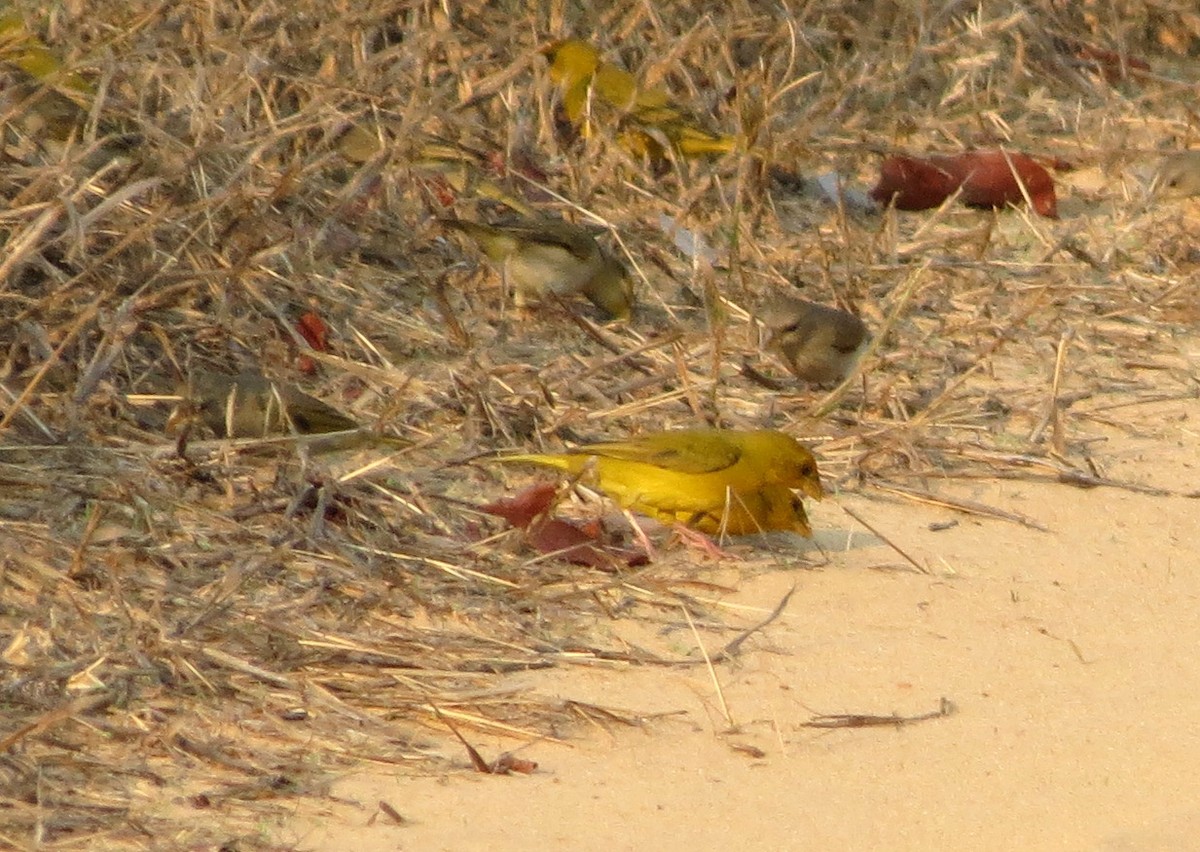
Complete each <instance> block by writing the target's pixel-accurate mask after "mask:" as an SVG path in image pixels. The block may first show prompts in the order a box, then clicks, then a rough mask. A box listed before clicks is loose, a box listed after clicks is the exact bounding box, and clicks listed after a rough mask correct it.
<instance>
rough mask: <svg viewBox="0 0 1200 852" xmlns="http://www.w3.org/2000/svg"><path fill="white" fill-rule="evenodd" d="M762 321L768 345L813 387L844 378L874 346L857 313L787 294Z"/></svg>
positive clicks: (801, 378)
mask: <svg viewBox="0 0 1200 852" xmlns="http://www.w3.org/2000/svg"><path fill="white" fill-rule="evenodd" d="M762 319H763V323H764V324H765V325H766V326H767V328H769V329H770V330H771V337H770V340H769V341H768V342H767V346H768V347H770V348H771V349H774V350H776V351H777V352H779V354H780V355H781V356H782V357H783V361H784V363H785V364H787V367H788V369H789V370H791V371H792V372H793V373H794V374H795V375H796V378H798V379H800V380H801V381H805V382H812V383H814V384H824V383H829V382H840V381H842V380H843V379H845V378H846V376H848V375H850V372H851V371H852V370H853V369H854V366H855V364H857V363H858V359H859V358H861V357H862V355H863V353H864V352H865V351H866V350H867V347H868V346H869V345H870V343H871V333H870V332H869V331H868V330H867V327H866V325H865V324H864V323H863V321H862V320H860V319H859V318H858V317H856V316H855V315H854V314H852V313H849V312H848V311H842V310H839V309H837V308H830V307H826V306H825V305H818V304H817V303H816V302H809V301H806V300H805V299H797V298H796V297H794V296H789V295H786V294H780V295H778V296H776V297H775V299H774V300H773V301H772V302H770V303H769V304H768V305H767V307H766V308H765V309H764V311H763V314H762Z"/></svg>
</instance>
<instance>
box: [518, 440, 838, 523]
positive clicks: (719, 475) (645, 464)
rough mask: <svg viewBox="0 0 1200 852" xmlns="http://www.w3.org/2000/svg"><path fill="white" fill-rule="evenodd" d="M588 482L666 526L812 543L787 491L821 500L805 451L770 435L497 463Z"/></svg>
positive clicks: (622, 446) (649, 443)
mask: <svg viewBox="0 0 1200 852" xmlns="http://www.w3.org/2000/svg"><path fill="white" fill-rule="evenodd" d="M500 460H501V461H506V462H527V463H529V464H538V465H543V466H547V467H553V468H557V469H558V470H562V471H566V472H567V473H570V474H572V475H574V476H579V475H585V476H591V477H593V478H594V481H595V484H596V486H597V487H598V488H599V489H600V490H601V491H603V492H604V493H605V494H606V495H608V496H609V497H610V498H612V499H613V500H614V501H616V502H617V503H619V504H620V505H621V506H624V507H625V508H627V509H631V510H633V511H636V512H641V513H643V514H646V515H650V516H651V517H654V518H657V519H658V520H660V521H665V522H667V523H682V524H685V525H687V526H690V527H694V528H695V529H698V530H700V531H701V532H706V533H719V532H722V531H724V532H727V533H729V534H730V535H744V534H747V533H755V532H766V531H769V530H792V531H794V532H798V533H800V534H802V535H805V536H811V535H812V530H811V528H810V527H809V525H808V518H807V517H806V516H805V513H804V507H803V506H802V505H801V503H800V499H799V497H798V496H797V495H796V494H795V493H794V492H793V491H792V489H795V488H798V489H800V490H801V491H803V492H804V493H805V494H807V495H808V496H809V497H812V498H813V499H816V500H819V499H821V497H823V496H824V491H823V489H822V487H821V478H820V474H819V473H818V472H817V463H816V460H815V459H814V458H813V455H812V453H811V452H810V451H809V449H808V448H807V447H805V446H804V445H803V444H801V443H799V442H798V441H797V440H796V439H795V438H792V437H791V436H790V435H785V434H784V433H782V432H778V431H775V430H768V429H763V430H758V431H751V432H744V431H735V430H728V429H683V430H677V431H668V432H655V433H651V434H646V435H640V436H638V437H636V438H632V439H630V440H628V441H617V442H613V443H600V444H588V445H586V446H582V447H576V448H574V449H572V450H568V451H567V452H565V453H526V454H520V455H512V456H504V457H502V458H501V459H500Z"/></svg>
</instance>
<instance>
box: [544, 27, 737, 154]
mask: <svg viewBox="0 0 1200 852" xmlns="http://www.w3.org/2000/svg"><path fill="white" fill-rule="evenodd" d="M542 53H544V54H545V56H546V58H547V59H549V60H550V79H551V80H553V81H554V82H555V83H556V84H558V86H559V88H560V90H561V92H562V105H563V111H564V112H565V113H566V115H567V118H568V119H569V120H570V121H571V123H572V124H574V125H576V126H579V127H582V128H583V130H584V132H585V133H587V132H590V128H589V125H588V122H587V119H588V115H589V109H588V103H589V99H590V101H591V113H592V116H591V117H592V123H593V124H595V123H597V122H598V123H599V124H601V125H606V124H609V123H611V126H612V128H613V129H614V130H616V135H617V139H618V140H619V141H620V142H621V144H622V145H623V146H624V147H625V148H626V149H627V150H629V151H630V152H631V153H633V154H634V155H635V156H646V157H649V158H650V159H652V160H660V159H662V158H663V157H664V156H665V154H666V152H665V149H664V147H663V141H664V140H665V141H666V142H667V143H668V144H669V145H670V146H671V147H672V148H674V149H675V150H676V151H678V152H679V153H680V154H682V155H683V156H685V157H701V156H706V155H716V154H726V153H728V152H730V151H733V150H735V149H736V148H737V147H738V140H737V137H735V136H728V135H722V134H716V133H711V132H709V131H708V130H705V129H703V128H702V127H700V126H699V124H698V122H697V121H696V119H695V117H693V116H691V115H689V114H688V113H687V111H686V110H684V109H682V108H681V107H679V106H678V105H676V104H675V103H673V102H672V101H671V96H670V94H669V93H668V92H667V91H666V90H665V89H662V88H657V87H656V88H648V89H644V88H641V87H640V86H639V85H638V82H637V78H636V77H634V76H633V75H632V74H630V73H629V72H628V71H625V70H624V69H621V68H618V67H617V66H615V65H612V64H610V63H607V62H603V61H601V59H600V51H598V50H597V49H596V48H595V47H594V46H593V45H591V44H588V43H587V42H586V41H582V40H580V39H567V40H566V41H560V42H557V43H556V44H552V45H550V47H548V48H546V49H545V50H543V51H542Z"/></svg>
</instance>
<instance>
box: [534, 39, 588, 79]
mask: <svg viewBox="0 0 1200 852" xmlns="http://www.w3.org/2000/svg"><path fill="white" fill-rule="evenodd" d="M541 54H542V55H543V56H545V57H546V59H548V60H549V61H550V79H551V80H553V81H554V82H555V83H559V84H562V85H567V86H572V85H574V84H575V83H576V82H577V81H579V80H583V79H585V78H587V77H591V76H592V74H594V73H596V69H597V68H598V67H599V66H600V51H598V50H597V49H596V48H595V47H593V46H592V45H590V44H588V43H587V42H586V41H583V40H582V39H577V38H569V39H564V40H563V41H556V42H554V44H551V45H549V46H548V47H544V48H542V50H541Z"/></svg>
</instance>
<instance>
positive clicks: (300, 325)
mask: <svg viewBox="0 0 1200 852" xmlns="http://www.w3.org/2000/svg"><path fill="white" fill-rule="evenodd" d="M296 331H298V332H300V336H301V337H303V338H304V340H305V342H307V343H308V345H309V346H311V347H312V348H313V349H314V350H316V351H317V352H328V351H329V326H327V325H325V321H324V320H323V319H321V317H320V316H318V315H317V314H316V313H314V312H313V311H307V312H305V313H304V314H303V315H302V316H301V317H300V319H298V320H296Z"/></svg>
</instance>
